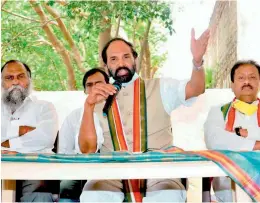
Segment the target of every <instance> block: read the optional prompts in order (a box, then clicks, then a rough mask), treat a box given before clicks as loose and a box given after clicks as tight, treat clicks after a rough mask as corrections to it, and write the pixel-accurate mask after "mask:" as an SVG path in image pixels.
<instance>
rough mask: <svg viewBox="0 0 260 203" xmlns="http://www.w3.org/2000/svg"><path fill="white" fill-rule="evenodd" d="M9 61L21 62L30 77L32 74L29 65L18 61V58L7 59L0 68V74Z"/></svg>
mask: <svg viewBox="0 0 260 203" xmlns="http://www.w3.org/2000/svg"><path fill="white" fill-rule="evenodd" d="M9 63H21V64H23V66H24V67H25V69H26V71H27V73H28V75H29V77H30V78H31V76H32V74H31V70H30V68H29V66H28V65H27V64H25V63H23V62H21V61H19V60H9V61H7V62H6V63H5V64H4V65H3V66H2V68H1V74H2V72H3V70H4V68H5V67H6V66H7V65H8V64H9Z"/></svg>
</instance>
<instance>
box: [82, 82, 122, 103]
mask: <svg viewBox="0 0 260 203" xmlns="http://www.w3.org/2000/svg"><path fill="white" fill-rule="evenodd" d="M116 92H117V89H116V87H115V86H113V85H112V84H104V83H98V84H96V85H94V86H93V87H92V89H91V90H90V91H89V92H88V97H87V98H86V101H85V107H87V106H92V107H94V106H95V104H97V103H100V102H102V101H104V100H106V99H107V98H108V97H109V95H114V94H115V93H116Z"/></svg>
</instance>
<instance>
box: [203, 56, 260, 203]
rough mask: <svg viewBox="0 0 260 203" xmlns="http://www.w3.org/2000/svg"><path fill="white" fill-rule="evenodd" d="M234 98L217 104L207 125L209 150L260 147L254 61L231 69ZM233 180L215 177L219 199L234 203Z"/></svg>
mask: <svg viewBox="0 0 260 203" xmlns="http://www.w3.org/2000/svg"><path fill="white" fill-rule="evenodd" d="M231 82H232V83H231V88H232V90H233V92H234V94H235V98H234V100H233V101H231V102H230V103H228V104H226V105H221V106H217V107H213V108H212V109H211V110H210V112H209V114H208V118H207V120H206V123H205V125H204V128H205V140H206V145H207V147H208V149H216V150H234V151H245V150H247V151H250V150H259V149H260V102H259V98H257V94H258V91H259V88H260V66H259V64H257V63H256V62H254V61H251V60H249V61H238V62H237V63H236V64H235V65H234V66H233V67H232V69H231ZM230 181H231V180H230V179H229V178H226V177H223V178H214V180H213V188H214V190H215V194H216V198H217V200H218V201H223V202H231V201H232V193H231V182H230Z"/></svg>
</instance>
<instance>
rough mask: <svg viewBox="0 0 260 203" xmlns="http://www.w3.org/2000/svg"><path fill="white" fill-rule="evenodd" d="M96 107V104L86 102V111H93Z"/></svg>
mask: <svg viewBox="0 0 260 203" xmlns="http://www.w3.org/2000/svg"><path fill="white" fill-rule="evenodd" d="M94 108H95V104H89V103H88V102H86V103H85V106H84V109H85V111H89V112H93V111H94Z"/></svg>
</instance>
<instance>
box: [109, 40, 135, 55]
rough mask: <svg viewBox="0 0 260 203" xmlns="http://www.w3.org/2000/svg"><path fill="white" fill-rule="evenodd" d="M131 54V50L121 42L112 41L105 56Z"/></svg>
mask: <svg viewBox="0 0 260 203" xmlns="http://www.w3.org/2000/svg"><path fill="white" fill-rule="evenodd" d="M120 53H124V54H125V53H131V48H130V46H129V45H128V44H126V43H125V42H123V41H119V40H118V41H114V42H112V43H111V44H110V45H109V47H108V48H107V55H112V54H120Z"/></svg>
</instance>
